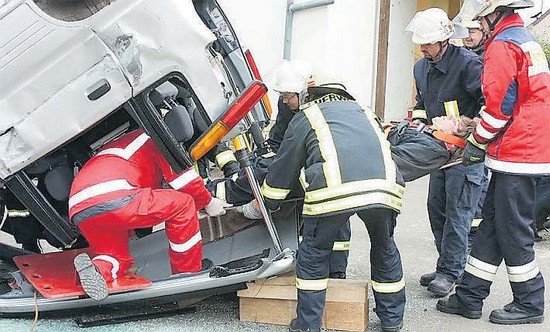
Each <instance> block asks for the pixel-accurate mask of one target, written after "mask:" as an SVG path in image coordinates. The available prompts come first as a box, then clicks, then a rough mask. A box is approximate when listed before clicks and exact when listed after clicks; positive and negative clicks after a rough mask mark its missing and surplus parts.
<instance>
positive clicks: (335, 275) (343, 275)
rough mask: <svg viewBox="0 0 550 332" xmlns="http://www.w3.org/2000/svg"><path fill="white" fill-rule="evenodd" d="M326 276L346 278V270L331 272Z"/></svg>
mask: <svg viewBox="0 0 550 332" xmlns="http://www.w3.org/2000/svg"><path fill="white" fill-rule="evenodd" d="M328 277H329V279H346V272H331V273H329V275H328Z"/></svg>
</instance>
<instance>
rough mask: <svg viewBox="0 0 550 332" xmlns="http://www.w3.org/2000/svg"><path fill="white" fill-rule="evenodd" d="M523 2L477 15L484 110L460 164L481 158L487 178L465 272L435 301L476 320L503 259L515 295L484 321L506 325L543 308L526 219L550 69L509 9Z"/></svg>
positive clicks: (541, 167)
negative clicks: (451, 291) (482, 42)
mask: <svg viewBox="0 0 550 332" xmlns="http://www.w3.org/2000/svg"><path fill="white" fill-rule="evenodd" d="M528 7H533V2H531V1H517V0H515V1H512V0H494V1H487V2H486V3H485V4H484V6H483V7H481V9H480V11H479V13H478V17H479V20H480V22H481V24H482V26H483V30H484V31H485V32H486V33H488V34H489V38H488V40H487V42H486V43H485V47H486V53H485V61H484V63H485V68H484V71H483V92H484V94H485V98H486V101H487V107H486V108H485V109H484V110H483V111H482V112H481V114H480V118H481V121H480V122H479V124H478V125H477V127H476V129H475V132H474V133H473V134H472V135H470V137H469V138H468V143H467V145H466V148H465V149H464V157H463V159H462V161H463V163H467V164H472V163H480V164H482V162H483V161H485V165H486V166H487V167H488V168H489V169H490V170H491V171H492V176H491V180H490V182H489V189H488V191H487V196H486V198H485V202H484V205H483V222H482V223H481V225H480V228H479V230H478V232H477V234H476V238H475V239H474V243H473V246H472V251H471V253H470V256H469V257H468V263H467V265H466V272H465V273H464V277H463V278H462V280H461V282H460V284H459V285H458V286H457V287H456V293H455V294H453V295H451V296H450V297H449V298H448V299H444V300H439V302H438V303H437V309H438V310H440V311H443V312H446V313H450V314H456V315H461V316H464V317H467V318H470V319H477V318H480V317H481V314H482V309H483V301H484V300H485V298H487V296H488V295H489V292H490V288H491V285H492V283H493V280H494V278H495V276H496V273H497V270H498V267H499V266H500V265H501V263H502V261H503V260H504V263H505V265H506V271H507V274H508V280H509V281H510V286H511V289H512V293H513V299H512V302H511V303H508V304H506V305H505V306H504V308H502V309H495V310H493V311H492V312H491V314H490V316H489V320H490V321H491V322H493V323H496V324H506V325H511V324H528V323H531V324H534V323H542V322H543V321H544V308H545V305H544V301H545V299H544V297H545V296H544V288H545V286H544V279H543V277H542V274H541V272H540V270H539V267H538V265H537V262H536V258H535V250H534V248H533V245H534V232H533V229H532V228H531V224H532V223H533V217H534V210H535V200H536V193H535V186H536V180H537V178H540V177H542V176H548V175H550V149H548V146H547V145H546V142H548V140H549V139H550V131H549V130H548V123H549V122H550V70H549V68H548V63H547V61H546V56H545V54H544V51H543V49H542V47H541V46H540V44H538V43H537V42H536V41H535V39H534V38H533V36H532V35H531V34H530V33H529V30H528V29H526V28H525V27H524V22H523V20H522V19H521V17H520V16H519V14H517V13H514V11H515V10H516V9H521V8H528Z"/></svg>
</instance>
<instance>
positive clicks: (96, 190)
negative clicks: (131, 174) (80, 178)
mask: <svg viewBox="0 0 550 332" xmlns="http://www.w3.org/2000/svg"><path fill="white" fill-rule="evenodd" d="M135 188H136V187H134V186H132V185H131V184H130V183H128V181H126V179H117V180H111V181H106V182H101V183H98V184H94V185H93V186H90V187H88V188H86V189H84V190H81V191H79V192H77V193H76V194H74V195H73V196H72V197H71V198H70V199H69V209H71V208H72V207H73V206H75V205H76V204H78V203H82V202H84V201H85V200H87V199H89V198H92V197H95V196H99V195H103V194H107V193H110V192H113V191H117V190H131V189H135Z"/></svg>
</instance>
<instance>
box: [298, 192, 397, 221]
mask: <svg viewBox="0 0 550 332" xmlns="http://www.w3.org/2000/svg"><path fill="white" fill-rule="evenodd" d="M371 204H381V205H385V206H388V207H390V208H392V209H394V210H396V211H401V207H402V205H403V202H402V200H401V199H400V198H397V197H395V196H393V195H390V194H386V193H381V192H376V193H367V194H363V195H356V196H351V197H345V198H342V199H336V200H332V201H328V202H323V203H318V204H308V203H305V204H304V210H303V214H305V215H309V216H315V215H320V214H325V213H331V212H338V211H344V210H347V209H354V208H358V207H362V206H367V205H371Z"/></svg>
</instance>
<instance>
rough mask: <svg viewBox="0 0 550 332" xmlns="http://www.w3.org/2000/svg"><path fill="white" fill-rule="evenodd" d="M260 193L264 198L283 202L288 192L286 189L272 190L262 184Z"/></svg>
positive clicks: (265, 184) (265, 183)
mask: <svg viewBox="0 0 550 332" xmlns="http://www.w3.org/2000/svg"><path fill="white" fill-rule="evenodd" d="M261 191H262V195H264V196H265V197H266V198H271V199H275V200H283V199H285V198H286V196H287V195H288V194H289V193H290V190H288V189H279V188H273V187H271V186H270V185H268V184H267V182H264V184H263V185H262V189H261Z"/></svg>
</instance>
